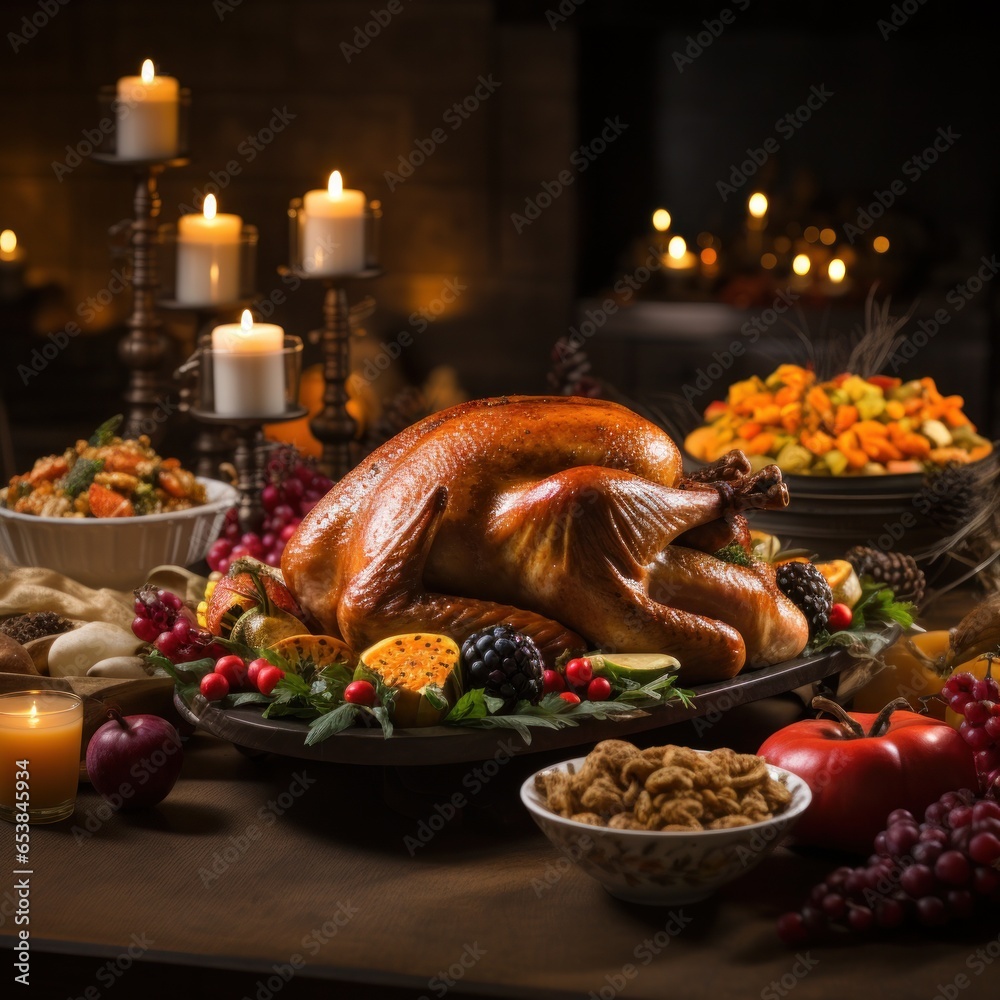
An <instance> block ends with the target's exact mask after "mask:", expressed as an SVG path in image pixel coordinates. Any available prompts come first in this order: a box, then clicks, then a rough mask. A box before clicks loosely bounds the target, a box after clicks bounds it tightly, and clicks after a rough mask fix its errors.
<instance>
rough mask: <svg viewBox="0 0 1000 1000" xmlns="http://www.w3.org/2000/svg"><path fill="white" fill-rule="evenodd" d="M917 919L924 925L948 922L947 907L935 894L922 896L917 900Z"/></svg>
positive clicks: (937, 925) (936, 925)
mask: <svg viewBox="0 0 1000 1000" xmlns="http://www.w3.org/2000/svg"><path fill="white" fill-rule="evenodd" d="M917 919H918V920H919V921H920V923H922V924H923V925H924V926H925V927H940V926H941V925H942V924H944V923H947V922H948V908H947V907H946V906H945V904H944V900H942V899H939V898H938V897H937V896H924V897H923V898H922V899H918V900H917Z"/></svg>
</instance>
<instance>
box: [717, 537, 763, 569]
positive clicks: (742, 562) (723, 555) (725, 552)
mask: <svg viewBox="0 0 1000 1000" xmlns="http://www.w3.org/2000/svg"><path fill="white" fill-rule="evenodd" d="M712 555H714V556H715V558H716V559H721V560H722V561H723V562H727V563H732V564H733V565H735V566H752V565H753V564H754V559H753V557H752V556H749V555H747V553H746V550H745V549H744V548H743V546H742V545H739V544H738V543H736V542H732V543H731V544H729V545H726V546H724V547H723V548H721V549H717V550H716V551H715V552H713V553H712Z"/></svg>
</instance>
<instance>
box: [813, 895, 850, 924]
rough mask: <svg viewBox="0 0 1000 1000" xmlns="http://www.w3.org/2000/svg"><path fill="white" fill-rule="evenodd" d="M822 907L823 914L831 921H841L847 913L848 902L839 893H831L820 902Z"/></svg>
mask: <svg viewBox="0 0 1000 1000" xmlns="http://www.w3.org/2000/svg"><path fill="white" fill-rule="evenodd" d="M820 906H821V907H822V910H823V912H824V913H825V914H826V915H827V916H828V917H829V918H830V919H831V920H840V918H841V917H842V916H843V915H844V914H845V913H846V912H847V900H846V899H844V897H843V896H841V895H840V894H839V893H835V892H831V893H828V894H827V895H826V896H824V897H823V899H822V900H821V901H820Z"/></svg>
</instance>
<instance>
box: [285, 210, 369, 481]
mask: <svg viewBox="0 0 1000 1000" xmlns="http://www.w3.org/2000/svg"><path fill="white" fill-rule="evenodd" d="M288 217H289V221H290V225H291V230H290V234H289V235H290V239H289V245H290V247H291V257H292V260H291V262H290V263H289V265H288V266H287V267H282V268H279V271H280V273H282V274H290V275H294V276H295V277H296V278H298V279H299V280H301V281H311V282H322V284H323V287H324V289H325V291H324V295H323V325H322V327H320V328H319V329H318V330H313V331H311V332H310V334H309V339H310V341H311V342H314V343H316V342H318V343H319V345H320V348H321V350H322V356H323V360H322V364H323V398H322V404H323V405H322V409H321V410H320V411H319V413H317V414H316V416H315V417H313V419H312V420H311V421H310V422H309V428H310V430H311V431H312V432H313V434H314V435H315V437H316V439H317V440H318V441H319V442H320V443H321V444H322V446H323V451H322V454H321V456H320V469H321V471H322V472H323V473H324V474H325V475H327V476H329V477H330V478H331V479H333V480H334V481H337V480H339V479H342V478H343V477H344V476H346V475H347V473H348V472H350V471H351V469H353V468H354V465H355V464H356V463H355V461H354V457H355V456H354V442H355V438H356V430H357V425H356V423H355V420H354V417H352V416H351V414H350V413H349V412H348V409H347V402H348V395H347V378H348V376H349V375H350V373H351V363H350V344H351V317H352V309H351V306H350V304H349V301H348V298H347V291H346V289H345V288H344V287H343V283H344V282H345V281H356V280H362V281H364V280H370V279H372V278H378V277H380V276H381V275H382V274H384V273H385V272H384V271H383V270H382V268H381V267H379V265H378V264H377V260H378V235H379V224H380V221H381V218H382V206H381V203H380V202H378V201H371V202H369V203H368V204H367V205H366V207H365V215H364V246H363V266H362V267H361V269H360V270H356V271H350V272H338V273H325V272H324V271H323V270H322V269H321V267H319V266H317V262H316V259H315V258H313V259H306V258H305V257H304V255H303V252H302V246H303V229H304V225H305V214H304V211H303V203H302V199H300V198H296V199H294V200H293V201H292V202H291V203H290V204H289V208H288ZM365 308H366V309H367V308H369V307H368V305H367V303H366V304H365Z"/></svg>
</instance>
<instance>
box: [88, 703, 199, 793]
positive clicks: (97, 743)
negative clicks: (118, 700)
mask: <svg viewBox="0 0 1000 1000" xmlns="http://www.w3.org/2000/svg"><path fill="white" fill-rule="evenodd" d="M108 717H109V719H110V720H111V721H110V722H105V723H104V725H103V726H101V728H100V729H98V730H97V732H96V733H94V735H93V736H92V737H91V738H90V743H89V744H87V774H88V775H89V776H90V782H91V784H92V785H93V786H94V788H96V789H97V791H99V792H100V793H101V795H103V796H104V798H105V799H107V801H108V802H110V803H111V805H112V806H114V807H115V809H121V810H123V811H125V810H129V809H143V808H146V807H148V806H155V805H156V803H157V802H162V801H163V799H165V798H166V797H167V795H168V793H169V792H170V789H171V788H173V787H174V782H176V781H177V775H178V774H180V770H181V762H182V761H183V759H184V754H183V751H182V750H181V738H180V735H179V734H178V732H177V730H176V729H175V728H174V727H173V726H172V725H171V724H170V723H169V722H167V720H166V719H161V718H160V717H159V716H158V715H126V716H124V717H123V716H122V714H121V713H120V712H119V711H118V710H117V709H111V711H109V712H108Z"/></svg>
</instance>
